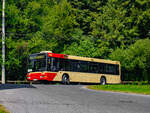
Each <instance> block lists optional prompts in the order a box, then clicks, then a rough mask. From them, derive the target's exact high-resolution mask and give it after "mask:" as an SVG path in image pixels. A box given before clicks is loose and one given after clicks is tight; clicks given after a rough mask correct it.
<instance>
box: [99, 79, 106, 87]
mask: <svg viewBox="0 0 150 113" xmlns="http://www.w3.org/2000/svg"><path fill="white" fill-rule="evenodd" d="M100 84H101V85H106V78H105V77H101V80H100Z"/></svg>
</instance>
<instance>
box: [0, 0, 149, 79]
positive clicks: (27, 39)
mask: <svg viewBox="0 0 150 113" xmlns="http://www.w3.org/2000/svg"><path fill="white" fill-rule="evenodd" d="M5 15H6V24H5V25H6V65H5V66H6V75H7V76H6V79H7V80H25V79H26V73H27V60H28V55H29V54H32V53H39V52H40V51H43V50H45V51H46V50H51V51H53V52H55V53H62V54H70V55H78V56H84V57H93V58H104V59H111V60H118V61H120V62H121V68H122V80H127V81H131V80H132V81H141V80H144V81H145V80H150V74H149V73H150V22H149V20H150V1H149V0H7V2H6V8H5ZM0 16H1V17H2V4H0ZM0 23H2V19H0ZM1 31H2V29H0V32H1ZM1 42H2V39H1V38H0V43H1ZM1 48H2V46H1V44H0V49H1ZM1 55H2V53H1V51H0V65H1V63H2V58H1ZM0 76H1V68H0Z"/></svg>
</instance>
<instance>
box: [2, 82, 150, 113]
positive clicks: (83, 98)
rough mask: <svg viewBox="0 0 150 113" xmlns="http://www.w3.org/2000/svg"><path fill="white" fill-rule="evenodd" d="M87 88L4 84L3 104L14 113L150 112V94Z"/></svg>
mask: <svg viewBox="0 0 150 113" xmlns="http://www.w3.org/2000/svg"><path fill="white" fill-rule="evenodd" d="M83 87H84V85H0V104H3V105H4V106H5V107H6V108H7V109H8V110H9V111H10V112H11V113H150V96H145V95H137V94H125V93H112V92H104V91H93V90H88V89H85V88H83Z"/></svg>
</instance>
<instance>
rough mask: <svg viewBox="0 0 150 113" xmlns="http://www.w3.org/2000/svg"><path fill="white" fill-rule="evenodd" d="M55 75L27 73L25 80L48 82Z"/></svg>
mask: <svg viewBox="0 0 150 113" xmlns="http://www.w3.org/2000/svg"><path fill="white" fill-rule="evenodd" d="M56 75H57V73H50V72H36V73H34V72H33V73H28V74H27V80H31V81H32V80H48V81H53V80H54V78H55V76H56Z"/></svg>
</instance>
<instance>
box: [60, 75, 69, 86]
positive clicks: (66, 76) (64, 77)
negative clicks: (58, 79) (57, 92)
mask: <svg viewBox="0 0 150 113" xmlns="http://www.w3.org/2000/svg"><path fill="white" fill-rule="evenodd" d="M62 83H63V84H65V85H69V84H70V80H69V76H68V75H66V74H65V75H63V77H62Z"/></svg>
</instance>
